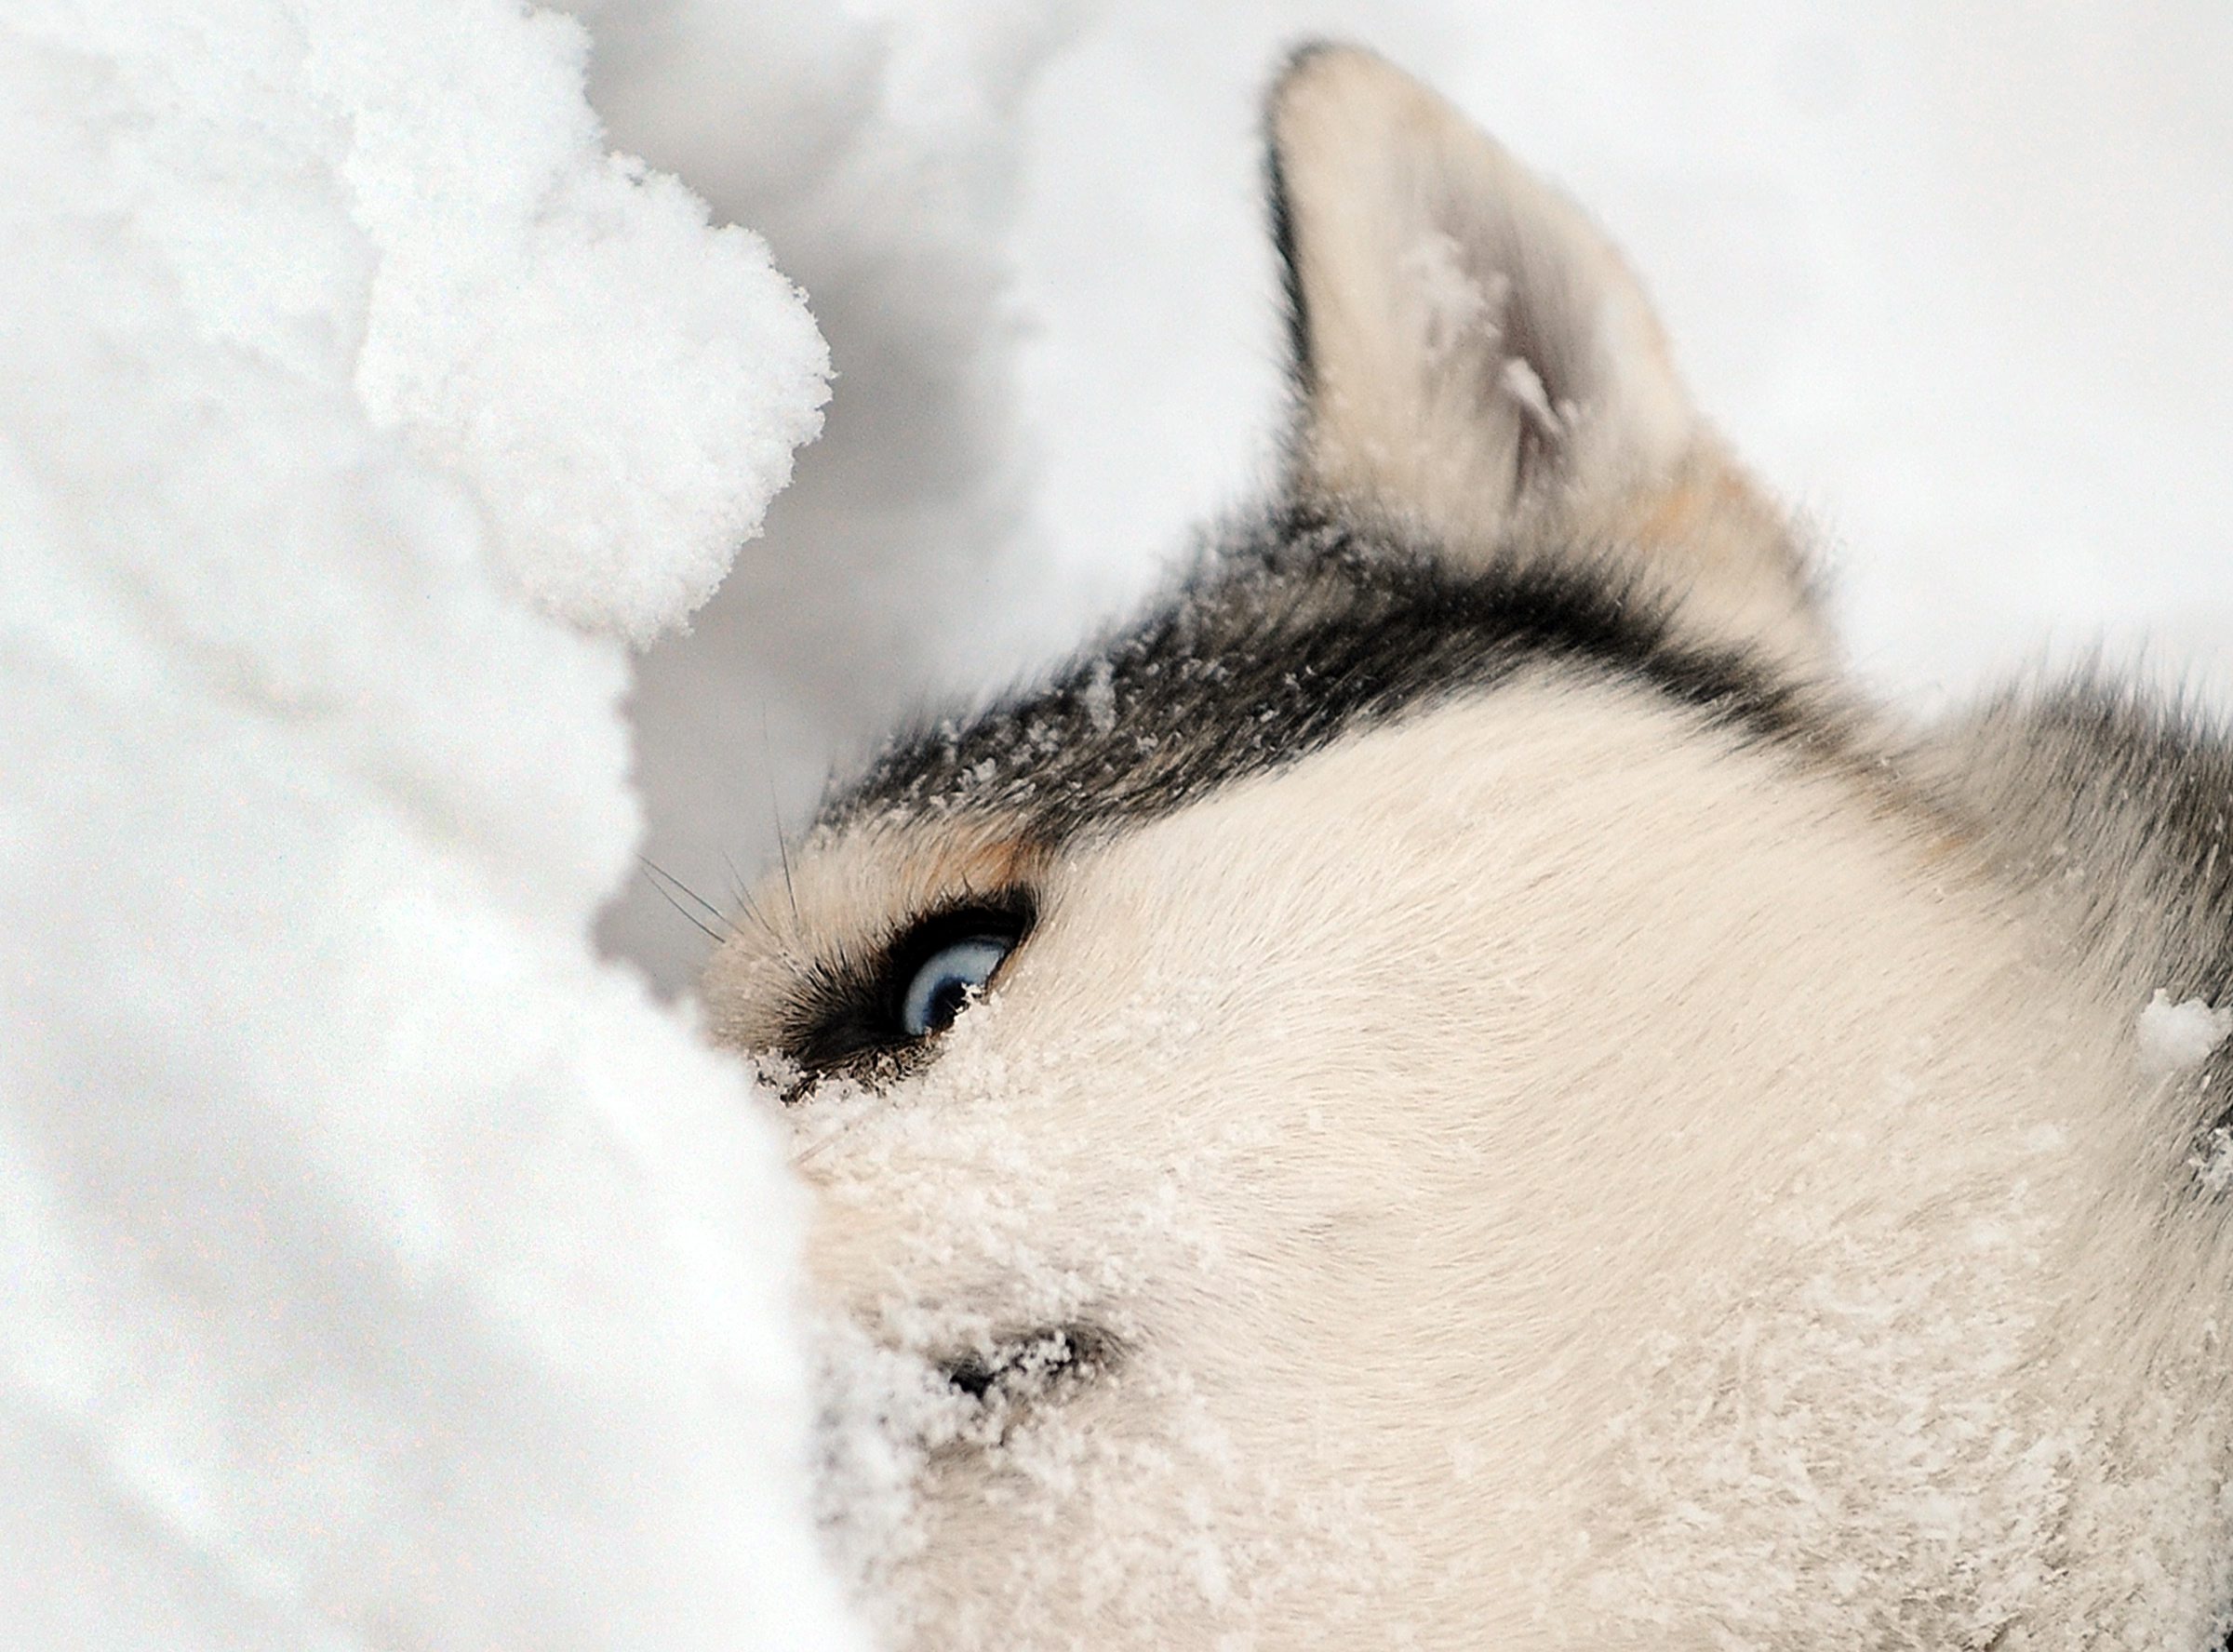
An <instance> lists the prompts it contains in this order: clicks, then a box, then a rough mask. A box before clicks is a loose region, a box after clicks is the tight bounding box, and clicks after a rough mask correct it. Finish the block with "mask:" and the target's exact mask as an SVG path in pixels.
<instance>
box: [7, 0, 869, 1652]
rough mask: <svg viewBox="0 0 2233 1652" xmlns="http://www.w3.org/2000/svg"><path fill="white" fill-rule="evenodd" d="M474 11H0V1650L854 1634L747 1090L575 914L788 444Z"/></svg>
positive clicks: (546, 49)
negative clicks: (640, 701) (0, 1489)
mask: <svg viewBox="0 0 2233 1652" xmlns="http://www.w3.org/2000/svg"><path fill="white" fill-rule="evenodd" d="M581 56H582V39H581V36H580V35H579V33H578V32H577V31H575V30H574V29H573V27H572V26H571V25H570V24H566V23H563V22H554V21H553V20H550V19H547V18H538V17H535V16H532V15H530V14H528V13H526V12H525V11H523V10H521V9H520V8H517V7H514V6H512V5H510V4H508V3H506V0H425V3H424V4H405V3H400V0H382V3H381V4H380V5H371V4H355V3H353V0H176V3H173V4H167V5H165V6H160V7H150V6H143V5H140V4H138V3H137V0H129V3H127V0H114V3H111V4H101V3H90V0H89V3H87V4H82V5H79V4H40V5H34V6H33V7H17V8H15V9H14V10H12V11H11V12H10V13H9V15H8V17H7V20H6V21H5V22H0V247H5V248H6V249H7V251H6V260H5V263H4V264H0V315H4V316H5V317H6V321H5V323H0V573H4V576H5V578H4V583H5V589H6V591H7V597H6V599H5V606H0V703H5V704H6V706H7V716H6V717H5V718H0V776H5V777H6V779H5V780H4V781H0V1005H4V1011H0V1029H4V1036H0V1302H5V1304H6V1308H5V1312H4V1313H0V1462H4V1463H5V1467H4V1468H0V1484H5V1485H6V1486H7V1496H6V1497H5V1498H4V1499H0V1549H4V1550H5V1552H6V1553H7V1562H6V1565H5V1570H6V1573H7V1587H6V1588H5V1589H0V1644H5V1645H9V1646H20V1647H27V1648H28V1647H50V1646H51V1647H60V1646H87V1647H102V1648H108V1647H126V1646H150V1647H152V1646H161V1647H165V1648H168V1649H179V1652H190V1649H191V1648H195V1647H209V1648H226V1649H228V1652H229V1649H233V1648H240V1647H251V1646H273V1647H279V1646H286V1647H301V1646H333V1647H341V1646H401V1645H409V1646H416V1647H426V1648H451V1647H454V1648H461V1649H465V1648H472V1649H476V1652H477V1649H479V1648H485V1647H489V1646H499V1645H534V1646H542V1647H581V1648H591V1647H597V1648H605V1647H612V1646H619V1645H657V1646H661V1647H664V1648H674V1649H680V1648H688V1647H693V1646H703V1647H714V1646H720V1647H724V1648H736V1647H767V1648H770V1649H772V1648H779V1647H780V1648H783V1649H785V1652H791V1649H793V1648H809V1649H811V1648H823V1647H832V1648H834V1647H845V1646H849V1645H856V1644H858V1643H857V1642H856V1641H855V1639H854V1636H853V1633H852V1631H851V1629H850V1628H849V1622H848V1619H846V1618H845V1616H844V1614H843V1613H842V1611H841V1609H840V1606H839V1605H838V1602H837V1595H836V1589H835V1587H834V1586H833V1585H832V1584H831V1583H830V1582H829V1581H828V1580H827V1579H826V1578H825V1577H824V1574H823V1572H822V1568H821V1565H820V1563H819V1560H818V1556H817V1553H816V1552H815V1547H814V1543H813V1540H812V1536H811V1528H810V1525H809V1520H808V1515H807V1510H808V1486H807V1474H806V1466H807V1464H806V1454H807V1451H808V1449H809V1446H808V1423H809V1417H808V1401H807V1397H806V1391H805V1386H804V1380H803V1355H802V1352H801V1350H800V1348H799V1346H798V1342H797V1339H796V1334H795V1330H794V1327H793V1326H792V1324H791V1321H790V1311H791V1299H792V1294H793V1291H794V1288H795V1286H794V1277H793V1252H794V1249H795V1246H796V1236H797V1232H798V1213H797V1209H796V1198H795V1194H794V1192H793V1189H792V1186H791V1184H790V1181H789V1179H788V1178H787V1176H786V1175H785V1174H784V1169H783V1166H782V1160H781V1157H780V1154H779V1152H778V1150H777V1147H776V1144H775V1141H774V1139H773V1133H772V1131H771V1130H770V1129H769V1126H768V1125H767V1122H766V1120H765V1119H764V1118H762V1117H760V1116H758V1113H757V1112H756V1110H757V1109H758V1108H759V1107H760V1106H761V1105H762V1103H761V1102H760V1100H759V1099H758V1098H756V1097H755V1095H754V1093H753V1092H752V1091H751V1089H750V1087H749V1086H747V1084H746V1083H745V1082H744V1081H743V1080H742V1078H741V1077H740V1076H739V1075H738V1074H737V1073H736V1072H734V1071H733V1070H732V1069H731V1068H730V1066H729V1064H727V1063H725V1062H722V1061H720V1060H717V1059H714V1058H712V1057H711V1056H709V1055H707V1054H705V1053H703V1052H702V1047H701V1046H700V1043H699V1041H698V1039H697V1037H696V1035H695V1033H694V1032H693V1029H692V1028H691V1027H690V1026H689V1025H688V1024H687V1022H686V1021H685V1020H684V1019H681V1018H678V1017H676V1016H675V1015H673V1014H671V1013H668V1012H665V1011H662V1009H660V1008H659V1007H657V1006H655V1005H654V1004H653V1003H652V1002H651V1001H650V1000H649V997H648V995H647V994H646V993H645V992H644V990H643V988H642V987H641V985H640V984H639V983H638V982H637V980H635V979H634V978H633V976H632V975H631V974H630V973H628V972H627V971H624V970H622V969H618V968H615V967H613V966H606V965H601V964H599V963H598V962H597V961H596V960H595V957H594V956H593V954H592V953H591V951H590V948H589V944H588V930H589V925H590V921H591V917H592V914H593V913H594V912H595V908H596V906H597V904H598V903H599V902H600V901H601V900H602V899H604V898H605V897H606V896H607V894H608V892H609V891H610V890H611V889H613V888H614V887H615V886H617V884H618V883H619V882H620V880H621V879H622V876H623V875H624V874H625V873H626V871H627V870H628V868H629V866H630V863H631V851H632V849H633V846H634V843H635V836H636V833H637V829H638V828H637V819H636V813H635V803H634V800H633V798H632V797H631V795H630V793H629V791H628V788H627V783H626V770H627V763H628V741H627V731H626V728H625V726H624V725H623V724H622V720H621V718H620V715H619V711H618V702H619V699H620V696H621V694H622V691H623V689H624V688H625V686H626V683H627V678H628V673H627V663H626V659H625V658H624V656H623V654H622V650H621V646H620V645H619V644H618V643H617V642H614V641H611V640H598V639H595V638H593V637H590V636H585V635H583V634H581V633H577V632H576V631H574V630H570V629H568V627H567V626H565V625H564V624H562V623H560V622H559V621H558V620H555V619H553V618H551V617H549V616H551V615H553V614H560V615H564V616H566V617H567V618H568V619H570V620H573V621H575V622H576V623H577V624H578V625H581V626H582V627H584V628H587V629H592V630H596V631H602V632H607V633H619V634H622V635H628V636H637V637H640V636H646V635H649V634H650V633H652V632H654V631H656V630H658V629H660V628H662V627H663V626H671V625H674V624H675V623H677V622H679V621H680V620H682V618H683V617H684V615H685V614H686V613H687V611H688V609H689V606H690V605H691V604H692V603H693V602H695V601H697V600H698V599H699V598H701V597H702V595H703V594H704V592H705V591H706V589H707V588H708V587H710V585H711V583H712V582H713V581H714V580H715V578H717V577H718V574H719V571H720V566H721V565H722V563H723V562H724V561H725V560H726V559H727V557H728V555H729V552H730V550H731V549H732V547H733V542H734V540H736V538H737V537H738V536H739V535H740V534H742V532H744V531H745V530H746V529H747V528H748V527H749V526H750V524H751V523H752V522H753V521H755V519H756V518H757V516H758V514H759V513H760V511H761V510H762V508H763V507H764V505H765V504H766V502H767V500H768V499H769V497H770V496H771V495H772V494H773V492H774V491H775V489H776V488H777V487H779V486H781V485H782V481H783V476H784V473H785V469H786V466H787V463H788V454H789V448H790V446H791V445H792V444H793V443H795V442H796V441H798V440H801V439H803V438H804V437H805V436H806V435H808V434H809V433H811V431H812V429H813V424H814V419H815V413H814V409H815V406H816V404H817V402H818V401H819V400H820V397H821V394H822V383H821V373H822V354H821V347H820V344H819V340H817V338H816V335H815V332H814V329H813V327H812V325H811V322H810V321H809V318H808V317H807V315H806V314H805V312H804V311H803V309H802V307H801V305H800V303H799V301H798V300H797V298H796V295H795V294H794V293H793V291H792V290H791V288H790V287H789V286H788V284H787V283H786V282H784V281H783V279H782V277H780V276H778V275H777V274H775V273H774V272H773V271H772V269H771V268H770V267H769V263H768V261H767V259H766V256H765V254H764V251H763V250H762V249H761V248H760V247H759V246H758V245H757V244H756V243H755V242H753V241H752V240H751V239H750V238H749V237H747V236H745V235H743V234H742V233H739V232H723V233H713V232H710V231H708V230H707V229H706V228H704V227H703V224H702V214H701V212H700V209H699V208H698V207H696V206H695V205H694V204H693V203H692V202H691V201H690V200H689V197H688V196H687V195H686V194H685V193H683V192H682V191H681V190H680V189H679V188H678V187H677V186H676V185H675V184H674V183H673V182H672V181H670V180H656V179H652V178H649V177H645V176H642V175H641V173H640V168H637V167H635V166H634V165H633V164H632V163H626V162H621V161H615V160H612V159H609V158H608V157H607V156H606V155H605V153H604V152H603V148H602V144H601V141H600V140H599V138H598V136H597V131H596V127H595V122H594V120H593V119H592V117H591V116H590V114H589V113H588V111H587V107H586V105H585V103H584V102H583V100H582V88H581V70H580V60H581Z"/></svg>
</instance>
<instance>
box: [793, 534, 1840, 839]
mask: <svg viewBox="0 0 2233 1652" xmlns="http://www.w3.org/2000/svg"><path fill="white" fill-rule="evenodd" d="M1546 666H1547V667H1557V666H1570V667H1574V668H1578V669H1579V670H1582V671H1584V672H1586V673H1588V674H1590V675H1592V676H1595V677H1598V678H1600V679H1605V680H1610V681H1613V682H1619V683H1624V684H1631V685H1636V686H1642V687H1646V688H1649V689H1651V690H1652V691H1654V692H1656V693H1658V694H1660V695H1663V696H1665V698H1666V699H1670V700H1672V701H1674V702H1676V703H1678V704H1679V705H1683V706H1688V707H1691V708H1692V709H1694V710H1696V711H1697V712H1699V713H1702V714H1703V715H1704V716H1705V718H1706V719H1707V720H1708V721H1709V722H1712V723H1714V724H1718V725H1720V726H1728V727H1733V728H1736V729H1739V730H1741V731H1742V732H1743V733H1745V735H1747V736H1749V737H1751V738H1753V739H1767V740H1777V741H1792V742H1812V743H1825V744H1835V743H1836V741H1837V739H1838V736H1837V735H1836V733H1835V730H1834V727H1833V726H1832V725H1830V724H1828V723H1826V722H1825V720H1824V719H1822V718H1821V717H1820V716H1818V715H1813V714H1811V713H1810V711H1809V708H1808V707H1807V705H1806V704H1805V703H1804V702H1803V700H1802V697H1801V696H1800V694H1799V693H1798V690H1797V689H1795V688H1794V687H1793V686H1790V685H1789V684H1786V683H1785V682H1782V681H1780V680H1778V679H1777V678H1775V677H1773V676H1772V675H1771V674H1770V673H1768V671H1767V670H1766V669H1765V668H1763V667H1761V666H1759V665H1758V664H1756V663H1754V662H1753V661H1751V660H1749V659H1746V658H1745V657H1744V656H1743V655H1740V654H1738V653H1735V652H1732V651H1729V650H1725V649H1720V648H1715V647H1711V646H1705V645H1703V644H1700V643H1697V642H1694V641H1692V640H1690V639H1688V638H1686V637H1682V636H1678V634H1677V633H1676V632H1675V630H1674V628H1673V625H1672V623H1671V621H1670V620H1669V618H1668V617H1667V615H1666V614H1665V611H1664V610H1663V609H1662V608H1661V607H1659V606H1656V605H1654V604H1652V603H1651V602H1649V601H1647V600H1645V599H1644V598H1643V597H1642V596H1641V595H1640V594H1638V593H1636V592H1635V591H1634V590H1633V589H1632V588H1631V586H1630V584H1629V582H1628V581H1627V580H1625V579H1624V578H1623V577H1622V576H1621V575H1620V574H1618V573H1617V572H1616V571H1614V570H1612V569H1611V568H1610V567H1609V566H1603V565H1602V564H1599V563H1593V562H1591V561H1590V560H1588V559H1581V560H1580V561H1577V560H1576V559H1574V558H1571V557H1563V556H1562V557H1558V558H1549V557H1544V558H1531V559H1529V560H1527V561H1525V562H1517V561H1516V562H1513V563H1511V564H1509V565H1504V566H1492V567H1491V568H1489V569H1488V570H1486V571H1471V570H1468V571H1462V572H1461V571H1452V570H1450V569H1448V568H1446V567H1445V566H1442V565H1441V564H1440V563H1439V562H1437V560H1436V559H1434V558H1433V557H1432V556H1430V555H1427V554H1425V553H1421V552H1418V551H1414V550H1412V549H1411V548H1409V547H1406V546H1404V545H1402V544H1400V543H1398V542H1397V541H1396V540H1393V539H1392V538H1390V537H1388V536H1386V535H1384V534H1382V533H1379V532H1376V531H1372V530H1369V529H1366V528H1364V527H1360V526H1357V525H1355V524H1353V523H1349V522H1346V521H1343V520H1340V519H1337V518H1333V517H1330V516H1328V515H1326V514H1324V513H1320V512H1318V511H1317V510H1316V509H1315V508H1311V507H1302V506H1296V507H1290V508H1288V509H1286V510H1283V511H1280V512H1278V513H1275V514H1273V515H1272V516H1271V517H1269V518H1268V519H1266V520H1265V521H1264V522H1262V523H1260V524H1259V525H1257V526H1255V527H1254V528H1253V529H1251V530H1250V531H1248V532H1246V533H1244V534H1243V535H1241V536H1240V537H1239V538H1238V540H1237V542H1235V543H1234V544H1233V545H1232V546H1230V547H1229V548H1228V549H1227V550H1226V551H1225V552H1224V553H1223V554H1222V555H1219V556H1217V557H1215V558H1213V559H1211V560H1210V561H1209V562H1207V563H1206V564H1205V566H1203V567H1202V568H1201V569H1200V570H1199V571H1198V572H1197V575H1196V576H1195V577H1194V578H1193V579H1192V580H1189V581H1188V582H1187V583H1186V584H1185V585H1183V587H1182V588H1181V589H1180V591H1179V593H1178V594H1177V596H1176V597H1175V599H1173V600H1171V601H1170V602H1169V603H1167V604H1166V605H1165V606H1162V607H1160V608H1159V609H1157V611H1156V612H1154V613H1152V614H1151V615H1150V616H1149V617H1148V618H1147V619H1146V620H1144V621H1143V623H1141V624H1139V625H1138V626H1137V627H1135V628H1134V629H1133V630H1131V631H1130V632H1129V633H1124V634H1122V635H1120V636H1118V637H1117V638H1116V640H1115V641H1114V642H1113V643H1112V644H1110V645H1109V646H1106V647H1104V648H1103V649H1101V650H1099V651H1097V652H1095V653H1093V654H1090V655H1089V656H1087V657H1085V658H1083V659H1079V660H1076V661H1074V662H1073V663H1072V664H1071V665H1070V666H1068V667H1067V668H1065V669H1064V670H1063V672H1062V673H1059V674H1058V675H1057V676H1056V677H1055V679H1054V680H1053V681H1052V682H1051V683H1050V684H1049V685H1048V686H1046V687H1044V688H1042V689H1039V690H1038V691H1036V692H1034V693H1028V694H1025V695H1023V696H1022V697H1020V698H1016V699H1010V700H1008V701H1007V702H1005V703H1001V704H997V705H996V706H994V707H993V708H991V709H990V710H988V711H985V712H983V713H980V714H978V715H976V716H974V717H971V718H968V719H965V720H960V721H950V722H947V723H943V724H941V725H939V726H936V727H933V728H930V729H929V730H927V731H921V732H917V733H916V734H914V735H912V736H907V737H903V738H902V739H900V740H899V741H898V742H897V743H895V744H894V745H893V746H892V747H891V748H890V749H889V750H888V751H887V752H886V753H884V754H883V756H881V757H880V758H879V759H878V760H877V761H876V763H875V764H874V766H872V767H871V768H870V770H869V772H868V773H867V775H866V776H865V777H863V779H862V780H861V781H860V783H859V784H857V785H856V786H854V787H852V788H851V789H849V790H847V791H845V792H842V793H838V794H837V795H836V796H835V797H833V798H832V799H831V800H830V801H829V802H828V803H827V804H826V805H825V806H824V807H823V809H822V815H821V820H820V824H821V825H822V826H823V827H825V828H837V827H842V826H845V825H847V824H849V823H851V822H854V821H857V820H860V819H864V818H867V817H869V816H873V815H876V814H879V813H884V812H896V813H902V814H929V815H934V816H935V815H943V814H952V813H956V812H960V811H964V810H990V811H998V812H1002V813H1008V814H1012V815H1014V816H1016V817H1018V818H1019V820H1020V823H1021V825H1022V828H1023V832H1024V833H1025V834H1026V835H1028V836H1029V837H1031V838H1032V839H1033V840H1034V841H1036V842H1038V843H1041V844H1043V845H1046V846H1056V845H1060V844H1062V843H1063V842H1065V841H1067V840H1069V839H1071V838H1073V837H1076V836H1077V835H1078V834H1080V833H1087V832H1090V831H1092V830H1096V829H1101V828H1105V827H1112V826H1118V825H1129V824H1136V823H1139V822H1141V821H1144V820H1148V819H1155V818H1157V816H1161V815H1167V814H1170V813H1171V812H1172V811H1173V810H1175V809H1178V808H1181V807H1183V806H1185V805H1187V804H1189V803H1191V802H1194V801H1195V800H1197V799H1198V798H1200V797H1203V796H1205V795H1207V794H1208V793H1210V792H1212V791H1214V790H1216V789H1218V788H1220V787H1222V786H1224V785H1227V784H1229V783H1231V782H1232V781H1234V780H1236V779H1242V778H1244V777H1247V776H1250V775H1255V774H1262V773H1266V772H1269V771H1271V770H1273V769H1277V768H1281V767H1284V766H1287V765H1289V764H1291V763H1294V762H1296V761H1298V760H1299V759H1301V758H1303V757H1305V756H1307V755H1309V754H1310V753H1314V752H1317V751H1322V750H1324V749H1325V748H1326V747H1327V746H1329V745H1330V744H1332V743H1333V742H1334V741H1336V740H1338V739H1342V738H1343V737H1344V736H1345V735H1348V734H1351V733H1353V732H1356V731H1358V730H1361V729H1365V728H1371V727H1377V726H1385V725H1387V724H1390V723H1393V722H1395V721H1397V720H1398V719H1400V718H1402V717H1404V716H1406V715H1407V714H1410V713H1414V712H1419V711H1424V710H1428V709H1432V708H1434V707H1436V706H1439V705H1444V704H1448V703H1450V702H1451V701H1453V700H1456V699H1462V698H1464V697H1465V696H1467V695H1470V694H1476V693H1479V692H1482V691H1485V690H1488V689H1491V688H1494V687H1496V686H1498V685H1500V684H1503V683H1505V682H1507V681H1509V680H1510V679H1511V678H1513V677H1514V675H1515V674H1516V673H1519V672H1521V671H1522V670H1523V669H1526V668H1530V667H1546Z"/></svg>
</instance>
